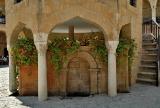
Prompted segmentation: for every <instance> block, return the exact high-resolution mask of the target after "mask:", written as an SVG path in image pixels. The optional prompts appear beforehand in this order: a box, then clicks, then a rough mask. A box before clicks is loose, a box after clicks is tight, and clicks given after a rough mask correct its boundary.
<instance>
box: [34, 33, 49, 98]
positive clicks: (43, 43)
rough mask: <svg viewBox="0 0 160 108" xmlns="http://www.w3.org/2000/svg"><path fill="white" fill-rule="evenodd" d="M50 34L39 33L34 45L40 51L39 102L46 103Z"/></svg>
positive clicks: (35, 37)
mask: <svg viewBox="0 0 160 108" xmlns="http://www.w3.org/2000/svg"><path fill="white" fill-rule="evenodd" d="M47 40H48V34H45V33H39V34H36V35H34V43H35V45H36V48H37V51H38V100H39V101H44V100H46V99H47V97H48V90H47V62H46V51H47V48H48V47H47V46H48V45H47Z"/></svg>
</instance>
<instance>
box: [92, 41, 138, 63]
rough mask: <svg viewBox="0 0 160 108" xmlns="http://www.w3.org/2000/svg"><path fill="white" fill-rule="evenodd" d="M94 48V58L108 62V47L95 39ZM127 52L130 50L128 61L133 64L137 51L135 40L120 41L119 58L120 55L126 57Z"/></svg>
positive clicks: (117, 51)
mask: <svg viewBox="0 0 160 108" xmlns="http://www.w3.org/2000/svg"><path fill="white" fill-rule="evenodd" d="M91 46H92V52H93V55H94V57H97V56H98V57H99V58H100V59H101V60H102V61H103V62H106V63H107V62H108V61H107V60H108V59H107V57H108V51H107V48H106V45H105V43H104V41H102V40H98V39H94V40H92V42H91ZM125 50H128V60H129V63H132V61H133V60H134V55H135V50H136V43H135V40H134V39H131V40H128V39H120V40H119V44H118V47H117V50H116V54H117V56H118V55H120V54H123V55H125V54H126V53H125Z"/></svg>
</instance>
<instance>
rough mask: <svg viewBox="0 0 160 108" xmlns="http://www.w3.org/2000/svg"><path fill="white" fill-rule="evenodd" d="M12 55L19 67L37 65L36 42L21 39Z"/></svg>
mask: <svg viewBox="0 0 160 108" xmlns="http://www.w3.org/2000/svg"><path fill="white" fill-rule="evenodd" d="M12 55H13V56H14V60H15V62H16V64H17V65H31V64H34V63H37V51H36V47H35V45H34V41H33V40H32V39H29V38H27V37H21V38H19V39H18V40H17V42H16V43H15V45H14V46H13V48H12Z"/></svg>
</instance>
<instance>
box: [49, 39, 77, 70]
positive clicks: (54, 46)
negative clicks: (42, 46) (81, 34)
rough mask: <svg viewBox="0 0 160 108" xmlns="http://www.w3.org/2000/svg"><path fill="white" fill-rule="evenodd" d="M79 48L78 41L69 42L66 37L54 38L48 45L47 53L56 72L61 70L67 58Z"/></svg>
mask: <svg viewBox="0 0 160 108" xmlns="http://www.w3.org/2000/svg"><path fill="white" fill-rule="evenodd" d="M79 47H80V43H79V41H77V40H73V41H71V40H69V39H68V38H67V37H61V38H55V39H53V41H52V42H51V43H49V45H48V52H49V56H50V58H51V62H52V64H54V66H55V69H56V71H59V70H60V69H61V68H62V64H63V62H64V61H65V60H66V58H67V56H68V55H71V54H73V53H75V52H76V51H78V49H79Z"/></svg>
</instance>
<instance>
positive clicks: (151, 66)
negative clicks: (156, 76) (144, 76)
mask: <svg viewBox="0 0 160 108" xmlns="http://www.w3.org/2000/svg"><path fill="white" fill-rule="evenodd" d="M140 67H142V68H154V69H156V68H157V66H156V65H141V66H140Z"/></svg>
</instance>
